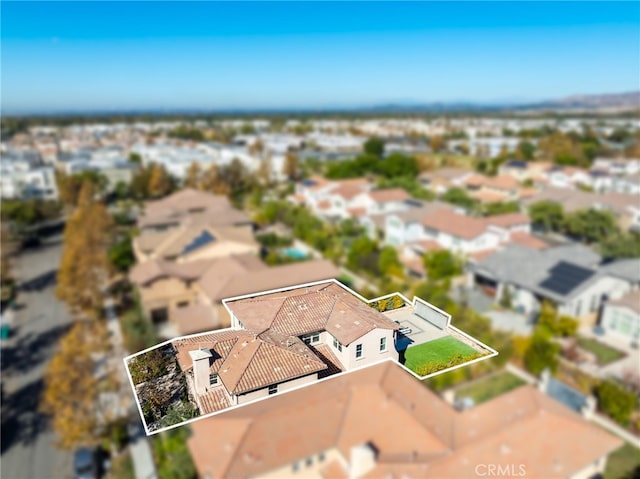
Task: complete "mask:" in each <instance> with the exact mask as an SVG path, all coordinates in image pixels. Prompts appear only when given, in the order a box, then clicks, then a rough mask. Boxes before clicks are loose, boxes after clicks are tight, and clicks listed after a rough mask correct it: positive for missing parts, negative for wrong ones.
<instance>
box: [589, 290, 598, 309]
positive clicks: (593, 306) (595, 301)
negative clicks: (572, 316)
mask: <svg viewBox="0 0 640 479" xmlns="http://www.w3.org/2000/svg"><path fill="white" fill-rule="evenodd" d="M597 305H598V295H596V294H594V295H593V296H591V305H590V306H589V311H591V312H592V313H593V312H594V311H595V310H596V309H597Z"/></svg>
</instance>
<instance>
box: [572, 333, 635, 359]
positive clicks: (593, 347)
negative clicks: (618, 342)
mask: <svg viewBox="0 0 640 479" xmlns="http://www.w3.org/2000/svg"><path fill="white" fill-rule="evenodd" d="M578 346H580V347H581V348H582V349H584V350H586V351H589V352H591V353H593V354H594V355H595V356H596V360H597V361H598V363H599V364H601V365H605V364H609V363H612V362H613V361H616V360H618V359H620V358H621V357H623V356H624V353H623V352H621V351H618V350H617V349H613V348H611V347H609V346H607V345H606V344H603V343H601V342H600V341H596V340H595V339H590V338H581V337H578Z"/></svg>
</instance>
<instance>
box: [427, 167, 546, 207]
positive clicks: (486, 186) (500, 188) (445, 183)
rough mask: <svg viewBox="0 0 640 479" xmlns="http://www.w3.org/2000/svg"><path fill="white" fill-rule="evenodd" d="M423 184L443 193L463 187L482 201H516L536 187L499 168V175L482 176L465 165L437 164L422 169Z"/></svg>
mask: <svg viewBox="0 0 640 479" xmlns="http://www.w3.org/2000/svg"><path fill="white" fill-rule="evenodd" d="M418 179H419V180H420V182H421V183H422V185H423V186H424V187H425V188H426V189H428V190H431V191H433V192H434V193H436V194H437V195H442V194H444V193H446V192H447V191H448V190H449V189H451V188H462V189H464V190H466V191H467V192H468V193H469V196H471V197H472V198H475V199H477V200H479V201H481V202H483V203H494V202H499V201H518V200H520V199H522V198H526V197H527V196H530V195H532V194H533V193H534V192H535V190H534V189H533V188H531V187H523V186H522V184H521V183H522V181H524V179H521V178H518V177H517V176H514V175H511V174H509V173H508V172H502V173H501V174H499V175H498V176H495V177H492V176H485V175H481V174H478V173H474V172H472V171H470V170H467V169H464V168H440V169H437V170H434V171H425V172H423V173H421V174H420V175H419V177H418Z"/></svg>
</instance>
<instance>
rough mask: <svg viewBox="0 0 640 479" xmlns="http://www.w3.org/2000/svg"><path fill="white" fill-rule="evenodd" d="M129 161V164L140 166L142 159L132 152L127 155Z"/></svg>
mask: <svg viewBox="0 0 640 479" xmlns="http://www.w3.org/2000/svg"><path fill="white" fill-rule="evenodd" d="M129 161H130V162H131V163H136V164H138V165H142V157H141V156H140V155H139V154H138V153H134V152H131V153H129Z"/></svg>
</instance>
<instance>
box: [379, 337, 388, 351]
mask: <svg viewBox="0 0 640 479" xmlns="http://www.w3.org/2000/svg"><path fill="white" fill-rule="evenodd" d="M386 350H387V338H380V352H382V351H386Z"/></svg>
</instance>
